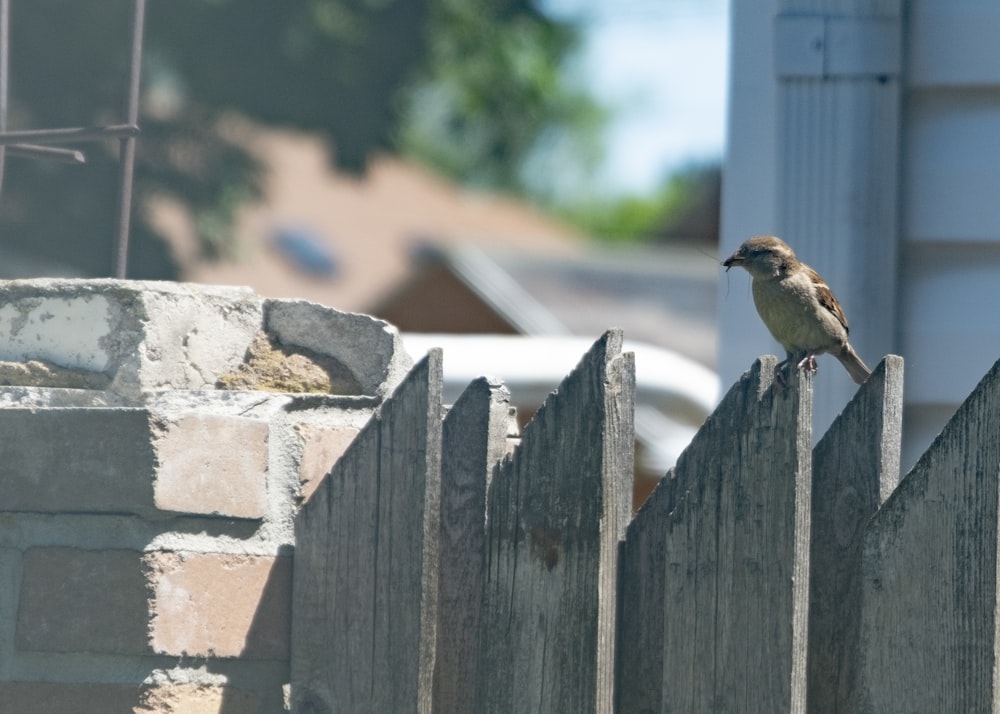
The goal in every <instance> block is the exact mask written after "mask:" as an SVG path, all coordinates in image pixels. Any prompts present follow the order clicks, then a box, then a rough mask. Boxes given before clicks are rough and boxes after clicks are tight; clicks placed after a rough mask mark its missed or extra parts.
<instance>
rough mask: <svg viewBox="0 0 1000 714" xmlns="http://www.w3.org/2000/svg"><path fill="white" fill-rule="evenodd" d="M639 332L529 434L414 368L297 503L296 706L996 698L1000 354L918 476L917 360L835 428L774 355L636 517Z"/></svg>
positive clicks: (489, 383) (503, 407)
mask: <svg viewBox="0 0 1000 714" xmlns="http://www.w3.org/2000/svg"><path fill="white" fill-rule="evenodd" d="M621 339H622V337H621V333H620V332H618V331H611V332H609V333H607V334H606V335H605V336H604V337H603V338H602V339H601V340H599V341H598V342H597V343H596V344H595V345H594V346H593V348H592V349H591V350H590V352H588V354H587V355H585V356H584V357H583V359H582V361H581V362H580V364H579V365H578V367H577V368H576V369H575V370H574V371H573V372H572V373H571V374H570V375H569V376H567V377H566V379H565V380H564V381H563V383H562V385H561V386H560V387H559V389H558V390H557V391H556V392H554V393H553V394H552V395H551V396H550V397H549V399H548V400H547V401H546V403H545V404H544V405H543V407H542V408H541V409H540V410H539V411H538V413H537V414H536V415H535V417H534V419H533V420H532V421H531V423H530V424H528V426H527V427H526V428H525V430H524V433H523V435H522V436H521V438H520V440H519V443H517V444H516V445H512V443H511V439H510V437H509V436H508V420H509V408H510V407H509V398H508V394H507V392H506V389H505V388H504V387H503V385H502V384H500V383H499V382H497V381H493V380H487V379H480V380H477V381H475V382H473V383H472V384H471V385H470V386H469V388H468V389H467V390H466V391H465V393H464V394H463V395H462V397H461V398H460V399H459V400H458V401H457V402H456V403H455V404H454V405H453V406H452V407H451V408H450V409H449V410H447V413H445V409H444V407H442V405H441V393H442V376H441V361H442V355H441V354H440V352H432V353H431V354H430V355H428V357H427V358H426V359H424V360H423V361H422V362H421V363H420V364H418V365H417V366H416V367H415V368H414V369H413V370H412V372H411V373H410V375H409V376H408V378H407V379H406V381H405V382H404V383H403V384H402V385H401V386H400V387H399V389H398V390H397V391H396V392H395V394H394V395H393V396H392V397H391V398H390V399H389V400H387V401H386V403H385V404H383V406H382V407H381V409H380V410H379V412H378V413H377V414H376V416H375V417H374V418H373V419H372V421H371V422H370V423H369V424H368V426H367V427H366V428H365V429H364V430H363V431H362V433H361V434H360V435H359V437H358V438H357V440H356V441H355V442H354V444H353V445H352V446H351V448H350V449H349V451H348V452H347V454H345V455H344V456H343V457H342V458H341V460H340V461H339V462H338V463H337V465H336V466H335V468H334V469H333V471H332V472H331V474H329V475H328V477H327V478H326V479H325V481H324V483H323V484H322V485H321V486H320V488H319V489H318V490H317V491H316V493H315V495H313V497H312V498H311V499H310V501H309V502H308V503H307V504H305V506H304V507H303V509H302V511H301V513H300V515H299V518H298V522H297V524H296V539H297V540H296V543H297V544H296V553H295V576H294V589H293V604H292V608H293V609H292V649H291V681H292V702H293V711H295V712H299V713H300V714H321V713H322V714H327V713H334V712H335V713H337V714H347V713H351V714H353V713H355V712H371V713H374V714H381V713H384V712H394V713H395V712H423V713H429V712H435V713H438V714H441V713H448V714H452V713H455V714H462V713H466V712H469V713H472V712H474V713H476V714H479V713H488V712H498V713H499V712H502V713H504V714H511V713H516V714H522V713H536V712H537V713H540V714H541V713H550V712H561V713H568V714H580V713H587V712H601V713H603V714H610V713H611V712H620V713H622V714H625V713H629V714H633V713H634V714H646V713H648V712H684V713H690V712H706V713H709V712H740V713H743V712H747V713H761V714H775V713H780V712H806V711H808V712H810V713H811V714H813V713H816V712H866V713H867V712H934V713H936V714H937V713H941V712H961V713H963V714H964V713H966V712H996V711H998V702H1000V694H998V680H1000V674H998V672H1000V663H998V662H997V659H996V653H997V640H998V622H997V607H998V598H997V593H998V581H997V575H998V573H997V557H998V551H997V535H998V533H997V519H998V504H1000V362H998V364H997V366H994V368H993V369H992V370H991V371H990V373H989V374H988V375H987V376H986V377H985V378H984V379H983V380H982V382H981V383H980V384H979V386H978V387H977V388H976V390H975V391H974V392H973V394H972V395H971V396H970V397H969V398H968V399H967V400H966V402H965V403H964V404H963V405H962V406H961V408H960V409H959V410H958V412H957V413H956V414H955V416H954V418H953V419H952V420H951V422H950V423H949V424H948V425H947V427H946V428H945V429H944V431H943V432H942V434H941V435H940V437H939V438H938V439H937V440H936V441H935V442H934V444H933V445H932V446H931V447H930V449H929V450H928V451H927V453H926V454H925V455H924V456H923V458H921V459H920V461H919V462H918V464H917V465H916V466H915V467H914V469H913V470H912V471H911V473H910V474H909V475H908V476H907V477H906V478H905V479H903V480H902V482H899V446H900V430H901V421H902V383H903V379H902V376H903V375H902V372H903V366H902V360H901V359H900V358H898V357H894V356H890V357H887V358H886V359H885V360H883V361H882V363H881V364H880V365H879V366H878V368H877V369H876V370H875V373H874V374H873V376H872V377H871V378H870V379H869V380H868V381H867V382H866V383H865V384H864V385H863V386H862V387H861V388H860V389H859V390H858V392H857V394H856V396H855V397H854V399H853V400H852V401H851V402H850V404H849V405H848V406H847V407H846V408H845V410H844V412H843V413H842V414H841V415H840V417H839V418H838V419H837V420H836V421H835V423H834V424H833V425H832V426H831V427H830V429H829V430H828V431H827V433H826V434H825V435H824V436H823V438H822V439H821V440H820V441H819V443H818V444H817V445H816V446H815V448H813V446H812V444H813V439H812V433H811V422H812V383H811V377H808V376H805V375H799V376H797V377H793V378H792V380H791V382H792V383H791V384H789V385H787V386H785V387H782V386H781V385H772V375H773V368H774V364H775V360H774V358H773V357H764V358H761V359H760V360H758V361H757V362H756V363H755V364H754V365H753V368H752V369H751V370H750V371H749V372H748V373H747V374H745V375H743V377H742V378H741V379H740V381H739V382H738V383H737V384H735V385H734V386H733V387H732V388H731V389H730V390H729V393H728V394H727V395H726V396H725V397H724V399H723V400H722V402H721V403H720V405H719V407H718V408H717V410H716V411H715V413H714V414H713V415H712V416H711V417H710V418H709V419H708V420H707V421H706V422H705V424H704V426H703V427H702V428H701V430H700V431H699V432H698V434H697V436H696V437H695V439H694V441H693V442H692V444H691V445H690V446H689V448H688V449H687V451H686V452H685V453H684V454H683V456H682V457H681V459H680V460H679V462H678V464H677V466H676V467H675V468H674V469H672V470H671V471H670V472H669V473H668V474H667V475H666V476H665V477H664V479H663V480H662V482H661V483H660V485H659V486H658V488H657V489H656V491H655V492H654V493H653V495H652V496H651V497H650V499H649V500H648V501H647V503H646V504H645V505H644V506H643V507H642V509H640V510H639V512H638V513H637V514H635V516H634V517H632V514H631V505H632V504H631V474H632V470H633V437H634V434H633V431H634V430H633V423H632V407H633V398H634V362H633V360H632V356H631V355H630V354H622V353H621Z"/></svg>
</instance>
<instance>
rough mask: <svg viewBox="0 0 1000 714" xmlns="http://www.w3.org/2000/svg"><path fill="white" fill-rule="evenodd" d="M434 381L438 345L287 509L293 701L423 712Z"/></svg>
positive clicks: (318, 712)
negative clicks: (308, 493) (290, 512)
mask: <svg viewBox="0 0 1000 714" xmlns="http://www.w3.org/2000/svg"><path fill="white" fill-rule="evenodd" d="M441 389H442V375H441V352H440V350H432V351H431V352H430V353H429V354H428V356H427V357H426V358H425V359H424V360H422V361H421V362H420V363H419V364H417V365H416V366H415V367H414V368H413V369H412V370H411V372H410V374H409V375H407V377H406V379H405V380H404V381H403V382H402V383H401V384H400V385H399V387H398V388H397V389H396V391H395V392H394V393H393V395H392V396H391V397H390V398H389V399H388V400H387V401H386V402H385V403H384V404H383V405H382V406H381V407H380V408H379V410H378V411H377V412H376V414H375V415H374V416H373V417H372V419H371V420H370V421H369V423H368V424H367V425H366V426H365V428H364V429H363V430H362V431H361V433H360V434H359V435H358V437H357V438H356V440H355V441H354V442H353V443H352V445H351V446H350V447H349V448H348V450H347V452H346V453H345V454H344V455H343V457H341V459H340V460H339V461H338V462H337V464H336V466H335V467H334V470H333V471H332V472H331V473H330V474H329V475H328V476H327V477H326V478H325V479H324V481H323V483H322V484H320V486H319V487H318V488H317V490H316V491H315V493H314V494H313V495H312V497H311V498H310V499H309V501H308V502H307V503H306V504H305V505H304V506H303V508H302V511H301V512H300V513H299V516H298V519H297V521H296V528H295V537H296V550H295V575H294V583H293V593H292V602H293V609H292V613H293V614H292V642H293V645H292V652H291V679H292V688H293V698H294V703H293V706H294V711H296V712H301V713H302V714H327V713H331V714H332V713H333V712H336V713H338V714H339V713H340V712H373V713H375V712H421V713H424V714H429V712H430V711H431V704H432V678H433V667H434V652H435V628H436V625H437V587H438V563H437V558H438V535H439V531H440V524H439V499H440V468H441V421H442V419H441V416H442V414H441V411H442V408H441Z"/></svg>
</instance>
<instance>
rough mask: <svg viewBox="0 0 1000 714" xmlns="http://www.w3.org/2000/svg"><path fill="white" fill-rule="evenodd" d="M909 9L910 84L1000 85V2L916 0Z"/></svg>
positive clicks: (908, 56) (907, 76)
mask: <svg viewBox="0 0 1000 714" xmlns="http://www.w3.org/2000/svg"><path fill="white" fill-rule="evenodd" d="M908 8H909V12H908V17H909V21H908V25H909V27H908V28H907V30H906V33H907V40H906V42H905V46H906V47H907V50H908V51H907V52H906V53H905V54H906V57H907V63H906V72H905V74H904V76H905V77H906V81H907V83H908V84H909V85H911V86H915V87H926V86H956V85H966V86H967V85H996V84H1000V42H998V40H997V36H998V32H1000V3H998V2H996V0H912V1H911V2H910V3H909V4H908Z"/></svg>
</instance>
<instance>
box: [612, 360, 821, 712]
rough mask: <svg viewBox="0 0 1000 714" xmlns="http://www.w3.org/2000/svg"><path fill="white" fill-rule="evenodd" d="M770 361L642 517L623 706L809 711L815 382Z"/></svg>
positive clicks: (625, 608) (635, 540)
mask: <svg viewBox="0 0 1000 714" xmlns="http://www.w3.org/2000/svg"><path fill="white" fill-rule="evenodd" d="M775 362H776V360H775V359H774V358H773V357H765V358H762V359H760V360H758V361H757V362H756V363H755V364H754V366H753V369H752V370H751V371H750V372H749V373H747V374H745V375H744V376H743V378H742V379H741V380H740V381H739V382H738V383H737V384H736V385H734V386H733V388H732V389H730V391H729V393H728V394H727V395H726V397H725V398H724V399H723V401H722V403H721V404H720V405H719V407H718V408H717V409H716V411H715V413H713V414H712V416H711V417H709V419H708V420H707V421H706V422H705V424H704V425H703V426H702V428H701V429H700V430H699V432H698V434H697V435H696V436H695V438H694V440H693V441H692V443H691V445H690V446H689V447H688V448H687V450H686V451H685V452H684V453H683V454H682V455H681V458H680V459H679V460H678V463H677V466H676V467H675V468H674V470H673V471H672V472H671V473H670V474H668V477H667V478H665V479H664V481H663V482H662V483H661V484H660V486H659V487H658V488H657V489H656V491H654V492H653V494H652V496H650V498H649V500H648V501H647V502H646V505H645V506H643V508H642V509H641V511H640V512H639V513H638V514H637V516H636V518H635V519H634V520H633V522H632V523H631V524H630V525H629V528H628V533H627V535H626V541H625V543H624V545H623V547H622V560H621V585H620V587H621V595H620V597H621V602H620V613H621V616H620V619H621V622H620V637H619V642H618V647H619V681H618V685H617V686H618V703H619V708H618V711H619V712H621V714H632V713H635V714H638V713H640V712H708V711H733V712H737V711H738V712H746V713H753V712H760V713H761V714H773V712H804V711H805V703H806V702H805V700H806V688H805V679H806V644H807V643H806V627H807V605H808V587H809V584H808V580H809V508H810V461H811V454H812V444H811V432H812V379H811V377H807V376H803V375H795V376H793V377H792V378H791V379H790V380H789V381H790V383H789V384H788V385H787V386H786V387H784V388H782V387H772V386H771V381H772V375H773V370H774V365H775Z"/></svg>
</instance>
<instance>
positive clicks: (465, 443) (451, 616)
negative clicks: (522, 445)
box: [434, 378, 510, 714]
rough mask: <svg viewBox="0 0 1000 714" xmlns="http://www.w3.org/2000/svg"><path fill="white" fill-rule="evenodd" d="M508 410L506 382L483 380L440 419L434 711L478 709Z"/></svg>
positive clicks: (461, 713)
mask: <svg viewBox="0 0 1000 714" xmlns="http://www.w3.org/2000/svg"><path fill="white" fill-rule="evenodd" d="M509 414H510V393H509V392H508V391H507V388H506V387H504V386H503V385H502V384H501V383H499V382H497V381H493V380H489V379H486V378H481V379H477V380H475V381H474V382H472V384H470V385H469V386H468V387H467V388H466V390H465V391H464V392H463V393H462V395H461V396H460V397H459V398H458V400H457V401H456V402H455V405H454V406H453V407H452V408H451V410H450V411H449V412H448V416H447V417H446V418H445V420H444V431H443V437H442V461H441V546H440V570H439V572H440V577H441V580H440V587H439V590H438V630H437V661H436V664H435V669H434V711H435V712H448V713H449V714H475V712H476V709H475V704H474V694H475V681H476V665H477V663H478V656H479V651H478V650H479V632H480V630H479V623H480V619H481V615H480V608H481V606H482V595H483V571H484V567H483V566H484V558H483V554H484V552H485V542H486V488H487V485H488V483H489V480H490V477H491V476H492V473H493V470H494V468H496V466H497V465H498V464H499V463H500V460H501V459H502V458H503V456H504V454H505V453H506V451H507V433H508V421H509Z"/></svg>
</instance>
